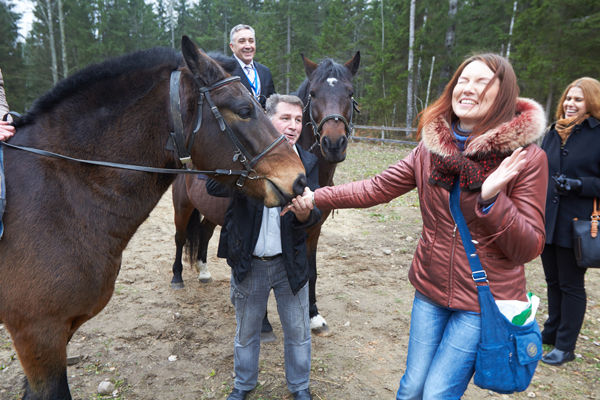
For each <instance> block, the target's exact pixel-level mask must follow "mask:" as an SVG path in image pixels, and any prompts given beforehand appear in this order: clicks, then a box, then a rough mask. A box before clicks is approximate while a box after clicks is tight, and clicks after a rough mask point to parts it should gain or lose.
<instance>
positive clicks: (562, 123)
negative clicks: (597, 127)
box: [554, 113, 590, 145]
mask: <svg viewBox="0 0 600 400" xmlns="http://www.w3.org/2000/svg"><path fill="white" fill-rule="evenodd" d="M589 116H590V114H589V113H587V114H584V115H580V116H574V117H571V118H563V119H559V120H558V121H556V125H554V129H556V132H558V136H560V139H561V141H562V144H563V145H564V144H565V143H567V139H568V138H569V136H570V135H571V132H573V128H574V127H575V126H576V125H579V124H581V123H582V122H583V121H585V120H586V119H587V118H589Z"/></svg>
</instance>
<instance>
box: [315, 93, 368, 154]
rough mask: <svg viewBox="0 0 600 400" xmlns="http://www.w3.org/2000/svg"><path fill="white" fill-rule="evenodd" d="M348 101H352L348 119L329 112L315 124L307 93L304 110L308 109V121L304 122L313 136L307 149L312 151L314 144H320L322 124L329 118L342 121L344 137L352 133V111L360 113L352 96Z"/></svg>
mask: <svg viewBox="0 0 600 400" xmlns="http://www.w3.org/2000/svg"><path fill="white" fill-rule="evenodd" d="M350 102H351V103H352V105H351V107H350V121H348V120H347V119H346V118H345V117H344V116H343V115H341V114H329V115H326V116H325V117H324V118H323V119H322V120H321V122H319V123H318V124H317V123H316V121H315V118H314V117H313V112H312V96H311V95H310V94H309V95H308V101H307V102H306V106H304V112H306V111H308V118H309V121H308V122H307V123H306V124H307V125H310V126H311V127H312V131H313V135H314V137H315V142H314V143H313V144H312V146H310V148H309V149H308V151H312V150H313V149H314V148H315V147H316V146H320V145H321V131H322V130H323V125H325V122H327V121H329V120H334V121H342V123H343V124H344V131H345V133H346V137H349V136H350V135H351V134H352V130H353V129H354V124H353V122H352V119H353V117H354V111H356V112H357V113H360V110H359V108H358V102H357V101H356V100H354V97H351V98H350Z"/></svg>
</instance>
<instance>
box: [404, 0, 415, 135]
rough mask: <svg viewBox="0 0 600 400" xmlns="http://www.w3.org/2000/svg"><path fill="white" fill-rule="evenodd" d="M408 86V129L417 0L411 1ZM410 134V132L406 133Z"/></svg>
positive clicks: (408, 125)
mask: <svg viewBox="0 0 600 400" xmlns="http://www.w3.org/2000/svg"><path fill="white" fill-rule="evenodd" d="M408 32H409V33H408V86H407V87H406V127H407V128H410V127H412V119H413V58H414V50H413V44H414V42H415V0H411V1H410V22H409V29H408ZM406 133H407V134H408V132H406Z"/></svg>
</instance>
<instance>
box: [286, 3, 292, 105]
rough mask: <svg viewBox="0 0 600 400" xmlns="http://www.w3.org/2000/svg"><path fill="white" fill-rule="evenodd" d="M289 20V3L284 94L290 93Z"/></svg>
mask: <svg viewBox="0 0 600 400" xmlns="http://www.w3.org/2000/svg"><path fill="white" fill-rule="evenodd" d="M291 25H292V24H291V18H290V3H289V2H288V12H287V43H286V49H285V50H286V51H285V59H286V62H285V92H286V93H289V92H290V70H291V65H290V54H291V52H292V51H291V46H292V26H291Z"/></svg>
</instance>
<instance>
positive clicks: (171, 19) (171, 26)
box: [169, 0, 175, 48]
mask: <svg viewBox="0 0 600 400" xmlns="http://www.w3.org/2000/svg"><path fill="white" fill-rule="evenodd" d="M174 1H175V0H169V29H170V30H171V47H173V48H175V16H174V15H173V9H174V8H175V7H174V6H173V2H174Z"/></svg>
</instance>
